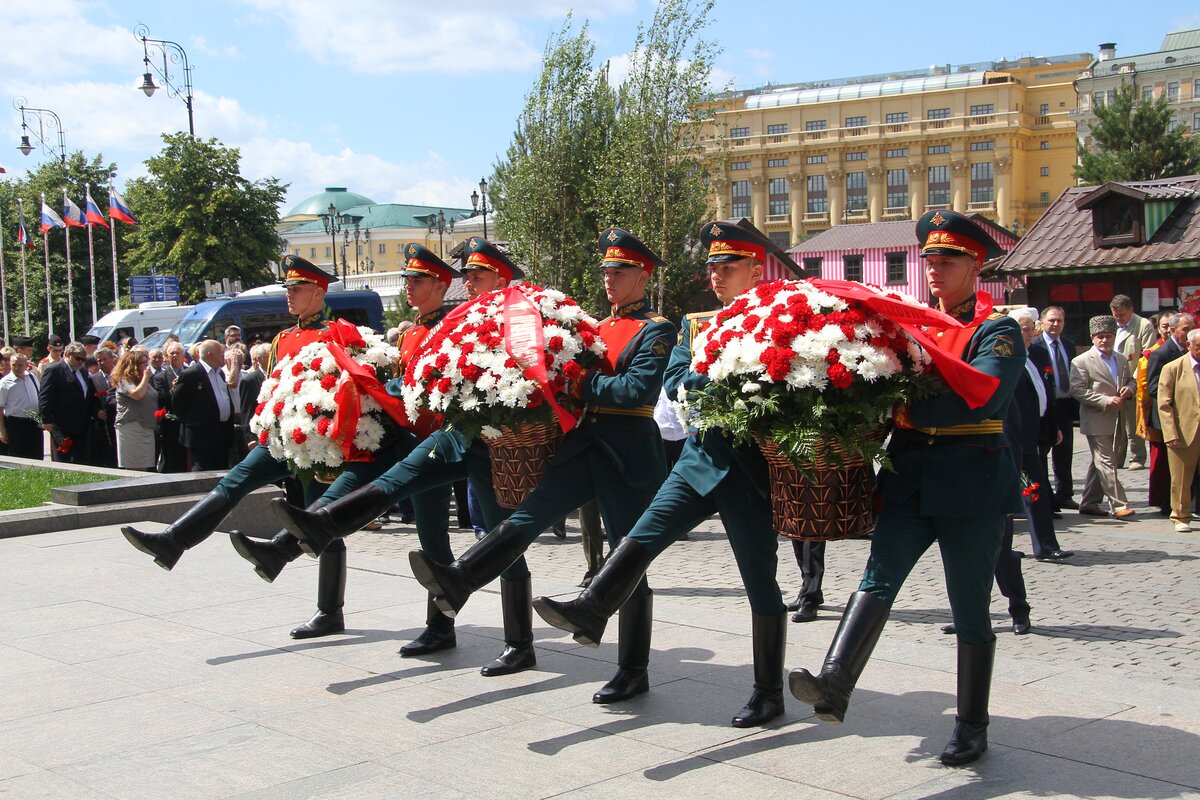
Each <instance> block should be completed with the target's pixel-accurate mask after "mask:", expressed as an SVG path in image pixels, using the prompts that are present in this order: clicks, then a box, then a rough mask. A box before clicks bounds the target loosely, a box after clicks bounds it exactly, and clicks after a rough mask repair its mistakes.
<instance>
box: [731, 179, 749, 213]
mask: <svg viewBox="0 0 1200 800" xmlns="http://www.w3.org/2000/svg"><path fill="white" fill-rule="evenodd" d="M729 188H730V194H731V196H732V200H733V202H732V204H731V205H732V209H731V210H730V213H731V214H732V215H733V216H735V217H748V216H750V181H733V182H732V183H731V184H730V185H729Z"/></svg>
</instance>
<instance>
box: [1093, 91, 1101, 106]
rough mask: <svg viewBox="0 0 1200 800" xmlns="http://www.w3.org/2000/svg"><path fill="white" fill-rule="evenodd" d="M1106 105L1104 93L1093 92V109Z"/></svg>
mask: <svg viewBox="0 0 1200 800" xmlns="http://www.w3.org/2000/svg"><path fill="white" fill-rule="evenodd" d="M1103 105H1104V92H1092V108H1101V107H1102V106H1103Z"/></svg>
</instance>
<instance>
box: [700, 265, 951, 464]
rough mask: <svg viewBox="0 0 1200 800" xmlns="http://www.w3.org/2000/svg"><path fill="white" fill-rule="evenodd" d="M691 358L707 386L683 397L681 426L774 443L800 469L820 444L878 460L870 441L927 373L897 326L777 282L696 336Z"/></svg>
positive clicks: (923, 357)
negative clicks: (719, 430) (688, 423)
mask: <svg viewBox="0 0 1200 800" xmlns="http://www.w3.org/2000/svg"><path fill="white" fill-rule="evenodd" d="M855 288H856V289H858V290H860V291H862V290H865V291H868V292H871V293H875V294H876V295H878V296H881V297H885V298H889V299H890V300H892V301H900V302H902V303H905V304H907V305H910V306H912V307H914V309H918V308H919V309H927V308H928V307H927V306H924V305H923V304H922V303H920V302H919V301H917V300H916V299H914V298H911V297H905V296H903V295H899V294H896V293H892V292H886V293H885V292H883V291H882V290H880V289H878V288H877V287H872V286H867V285H865V284H855ZM692 353H693V357H692V362H691V369H692V371H693V372H695V373H697V374H700V375H704V376H707V378H708V380H709V382H708V384H707V385H706V386H704V387H703V390H702V391H691V392H689V391H688V390H687V388H686V386H681V387H680V390H679V396H678V398H676V399H677V400H678V401H679V403H680V404H681V413H682V414H683V415H684V416H685V418H690V420H691V421H692V424H693V425H695V426H696V427H697V428H698V429H701V430H704V429H707V428H723V429H726V430H727V431H728V432H730V433H731V434H733V435H734V437H735V438H736V439H738V440H746V439H750V438H762V437H769V438H771V439H774V440H775V441H776V442H777V443H779V444H780V445H781V448H782V449H783V450H784V451H785V452H788V453H789V454H790V455H792V456H793V458H794V460H797V459H799V460H802V459H803V456H804V455H805V454H806V453H807V452H808V451H809V450H811V448H812V447H814V446H815V445H816V443H817V442H818V440H822V439H824V440H828V439H833V440H835V441H837V442H840V443H841V444H842V445H843V446H844V447H845V448H846V449H847V450H848V451H849V452H850V453H852V454H855V455H866V456H871V457H877V456H879V455H880V451H879V446H878V438H879V437H871V436H869V434H871V433H872V432H874V431H877V430H878V428H879V426H880V425H881V423H882V421H883V419H884V418H885V417H886V415H887V413H888V412H889V410H890V409H891V407H892V405H893V404H895V403H896V402H902V401H904V400H908V399H911V396H912V394H913V392H914V391H915V390H916V389H917V382H918V381H919V379H920V378H921V376H923V375H924V374H925V373H926V372H928V370H929V368H930V363H931V362H930V358H929V355H928V354H927V353H926V352H925V350H924V349H923V348H922V347H921V346H920V345H918V344H917V343H916V342H915V341H914V340H913V339H912V338H911V337H910V336H909V335H908V334H907V333H906V332H905V331H904V330H902V329H901V328H900V327H899V326H898V325H897V324H896V323H895V322H893V321H892V320H890V319H888V318H887V317H885V316H882V315H881V314H878V313H876V312H875V311H873V310H872V309H871V308H869V307H868V306H867V304H866V303H864V302H859V301H858V300H846V299H843V298H841V297H838V296H835V295H834V294H831V293H829V292H825V291H821V290H820V289H819V288H818V287H817V286H814V285H813V284H812V283H810V282H808V281H771V282H768V283H762V284H759V285H758V286H756V287H754V288H753V289H751V290H749V291H747V292H745V293H744V294H742V295H740V296H739V297H737V298H736V299H735V300H734V301H733V302H732V303H730V304H729V305H728V306H726V307H725V308H724V309H722V310H721V311H720V312H719V313H718V314H717V315H716V317H715V318H714V319H713V320H712V322H711V323H710V324H709V325H708V327H706V328H705V329H704V330H703V331H701V332H700V333H699V335H698V336H697V337H696V339H695V341H694V342H693V347H692ZM872 439H873V441H870V440H872Z"/></svg>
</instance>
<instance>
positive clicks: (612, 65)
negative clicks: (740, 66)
mask: <svg viewBox="0 0 1200 800" xmlns="http://www.w3.org/2000/svg"><path fill="white" fill-rule="evenodd" d="M633 55H634V53H633V52H629V53H621V54H619V55H615V56H611V57H609V59H608V82H609V84H610V85H612V86H620V85H621V84H622V83H623V82H624V81H625V79H626V78H628V77H629V69H630V63H631V62H632V61H633ZM680 63H681V65H682V66H684V67H686V66H687V65H688V64H690V63H691V62H690V61H689V60H687V59H684V60H683V61H681V62H680ZM737 78H738V76H737V75H735V74H734V73H732V72H730V71H729V70H727V69H724V68H722V67H718V66H715V65H714V66H713V68H712V70H711V71H710V72H709V74H708V89H709V91H712V92H723V91H725V90H727V89H729V88H731V87H735V86H737Z"/></svg>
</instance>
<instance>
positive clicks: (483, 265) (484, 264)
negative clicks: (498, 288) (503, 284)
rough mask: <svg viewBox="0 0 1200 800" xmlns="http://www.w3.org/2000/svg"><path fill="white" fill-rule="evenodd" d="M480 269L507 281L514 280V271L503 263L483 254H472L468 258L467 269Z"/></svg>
mask: <svg viewBox="0 0 1200 800" xmlns="http://www.w3.org/2000/svg"><path fill="white" fill-rule="evenodd" d="M472 267H478V268H479V269H486V270H489V271H491V272H494V273H496V274H497V275H499V276H500V277H501V278H504V280H506V281H511V280H512V270H511V269H509V268H508V265H507V264H505V263H504V262H503V261H497V260H496V259H494V258H488V257H487V256H486V255H484V254H483V253H471V255H469V256H467V266H466V268H467V269H471V268H472Z"/></svg>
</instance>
